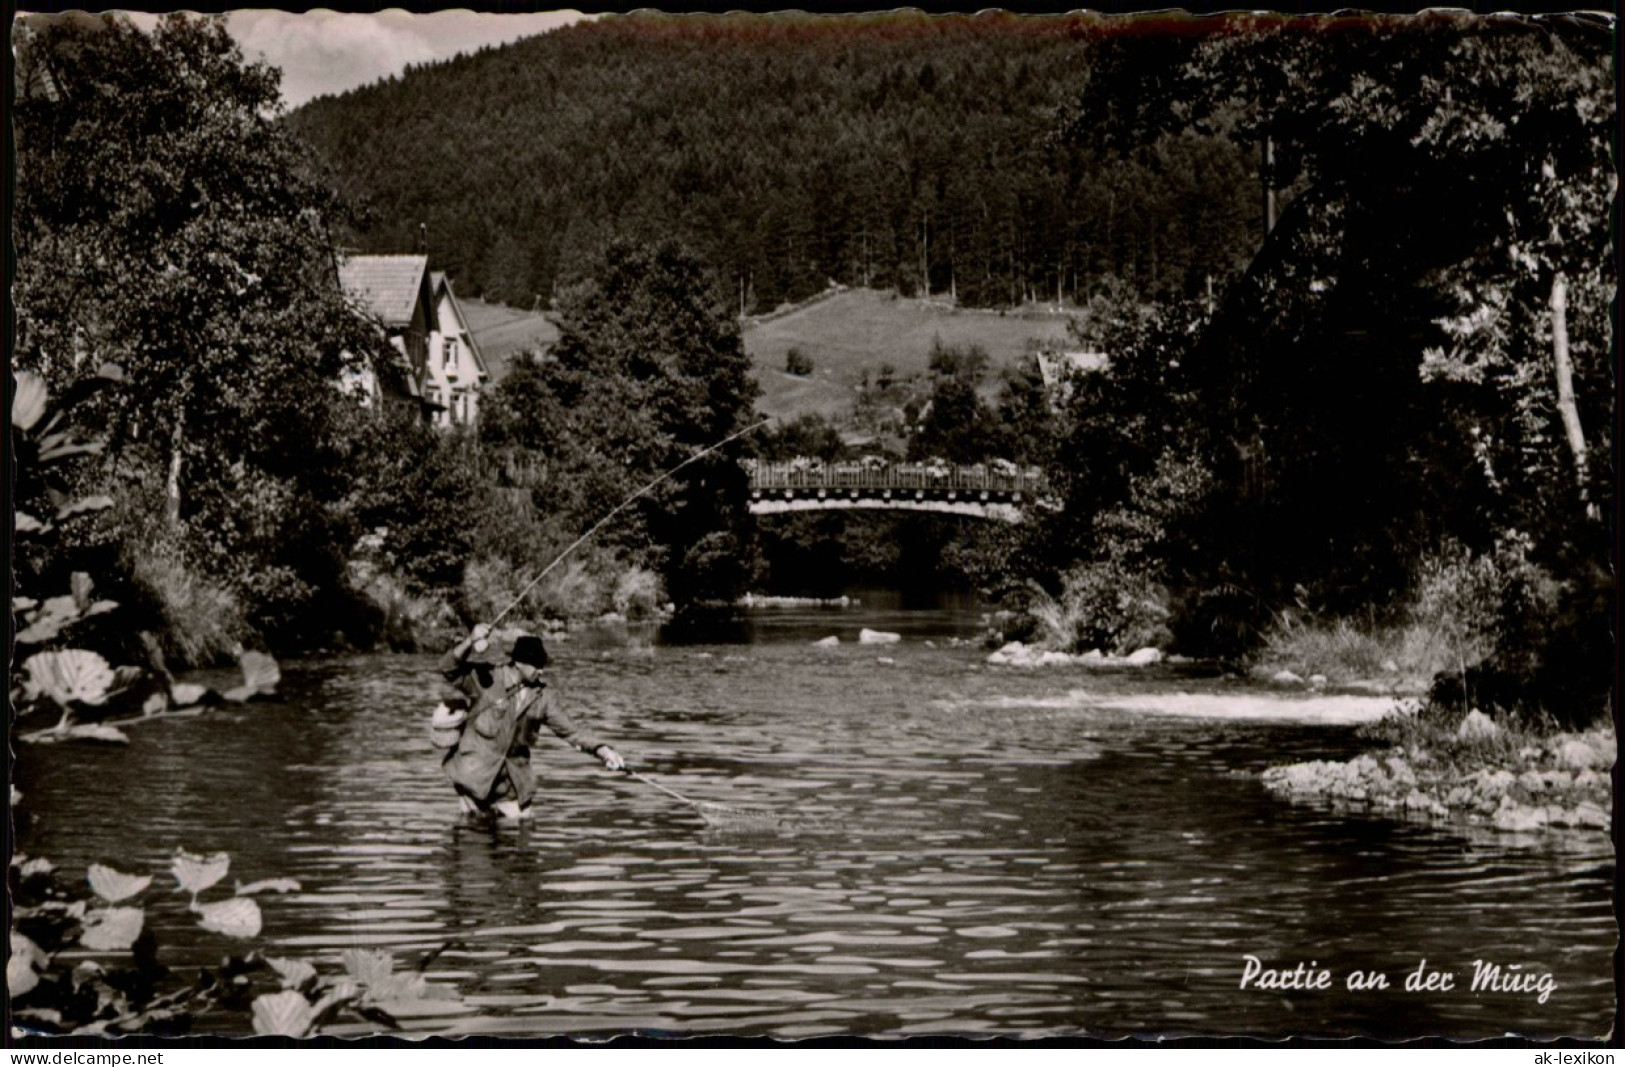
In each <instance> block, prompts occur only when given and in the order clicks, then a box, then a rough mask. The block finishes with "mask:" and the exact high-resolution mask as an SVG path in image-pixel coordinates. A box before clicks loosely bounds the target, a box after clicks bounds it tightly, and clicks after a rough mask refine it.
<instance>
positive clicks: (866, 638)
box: [858, 628, 903, 645]
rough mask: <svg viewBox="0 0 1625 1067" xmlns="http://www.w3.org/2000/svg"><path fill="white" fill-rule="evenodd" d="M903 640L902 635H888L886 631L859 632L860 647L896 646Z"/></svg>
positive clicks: (866, 630)
mask: <svg viewBox="0 0 1625 1067" xmlns="http://www.w3.org/2000/svg"><path fill="white" fill-rule="evenodd" d="M902 639H903V635H902V634H894V633H888V632H886V631H885V630H870V629H867V628H866V629H862V630H859V631H858V644H860V645H895V644H896V643H897V642H899V641H901V640H902Z"/></svg>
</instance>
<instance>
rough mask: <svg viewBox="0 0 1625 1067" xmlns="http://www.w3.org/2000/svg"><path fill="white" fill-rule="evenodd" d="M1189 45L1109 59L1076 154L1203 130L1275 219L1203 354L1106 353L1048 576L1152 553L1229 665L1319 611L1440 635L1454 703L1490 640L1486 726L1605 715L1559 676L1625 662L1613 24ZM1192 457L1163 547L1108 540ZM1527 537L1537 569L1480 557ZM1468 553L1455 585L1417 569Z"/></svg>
mask: <svg viewBox="0 0 1625 1067" xmlns="http://www.w3.org/2000/svg"><path fill="white" fill-rule="evenodd" d="M1189 29H1190V31H1191V32H1189V33H1185V34H1180V35H1141V36H1135V35H1130V34H1125V35H1122V36H1121V37H1118V38H1115V39H1113V40H1110V41H1107V42H1102V43H1101V44H1100V45H1099V46H1098V47H1097V48H1096V58H1097V62H1096V64H1095V65H1094V66H1093V68H1092V70H1091V86H1090V88H1089V89H1087V90H1086V91H1085V92H1084V93H1082V94H1080V96H1079V98H1078V100H1077V101H1076V106H1075V109H1074V111H1073V113H1072V114H1071V116H1070V117H1069V125H1068V127H1067V137H1068V139H1070V140H1071V141H1072V142H1073V143H1078V144H1087V145H1091V146H1094V147H1096V148H1098V149H1100V150H1103V151H1113V152H1115V151H1121V152H1126V153H1128V154H1131V155H1132V154H1135V153H1141V152H1144V151H1147V150H1150V149H1154V148H1155V147H1156V146H1157V145H1159V144H1161V143H1163V141H1164V139H1166V138H1169V137H1179V136H1184V135H1186V134H1188V133H1190V132H1192V131H1196V132H1205V133H1211V134H1215V135H1224V136H1229V137H1232V138H1234V139H1235V140H1236V141H1237V143H1238V144H1254V145H1256V144H1259V143H1261V142H1266V143H1267V144H1268V146H1269V147H1270V149H1271V151H1272V152H1273V156H1274V165H1273V168H1272V169H1271V170H1270V171H1269V172H1267V173H1266V174H1264V175H1263V185H1264V187H1265V188H1267V189H1269V190H1273V191H1275V192H1276V193H1277V194H1278V198H1279V199H1280V200H1283V201H1288V203H1287V206H1286V208H1285V210H1284V211H1283V212H1282V213H1281V216H1280V221H1279V224H1278V225H1277V226H1276V228H1275V229H1274V231H1273V232H1271V233H1270V234H1269V235H1268V237H1267V239H1266V241H1265V243H1264V246H1263V248H1262V250H1261V251H1260V252H1259V254H1258V256H1257V257H1256V258H1255V259H1254V261H1253V264H1252V266H1251V267H1250V268H1249V270H1248V272H1247V274H1246V275H1245V276H1244V277H1242V278H1240V279H1236V280H1234V281H1232V282H1231V283H1230V284H1229V285H1227V286H1224V287H1223V288H1222V290H1221V295H1222V297H1223V302H1222V306H1221V307H1220V309H1219V310H1218V311H1217V312H1216V314H1215V315H1214V317H1213V320H1212V322H1211V323H1210V324H1208V325H1206V326H1205V327H1204V328H1202V329H1201V330H1200V332H1191V333H1189V334H1188V335H1186V336H1183V337H1181V336H1180V331H1178V330H1175V331H1173V332H1171V333H1170V332H1167V331H1162V332H1160V333H1159V332H1158V331H1154V330H1151V331H1148V330H1145V329H1140V330H1133V329H1131V330H1128V331H1126V332H1125V331H1123V330H1121V329H1116V330H1112V329H1108V331H1107V333H1108V334H1109V333H1114V332H1115V333H1116V334H1117V336H1116V337H1107V338H1103V339H1102V340H1103V343H1102V344H1100V345H1099V348H1100V350H1103V351H1106V352H1107V353H1108V355H1109V357H1110V360H1111V362H1110V364H1109V366H1108V368H1107V371H1106V372H1105V373H1104V374H1099V375H1092V376H1088V377H1087V378H1086V379H1085V380H1084V381H1083V382H1080V383H1079V386H1078V389H1077V395H1076V396H1075V398H1074V404H1073V409H1072V412H1071V422H1072V429H1071V432H1070V435H1069V438H1068V442H1067V446H1066V448H1065V450H1064V452H1063V455H1062V461H1061V462H1062V465H1063V467H1064V470H1063V471H1062V472H1060V476H1059V478H1058V480H1059V481H1061V482H1062V483H1063V484H1064V485H1065V487H1066V497H1067V512H1066V518H1065V520H1064V522H1063V529H1061V530H1059V531H1058V532H1057V533H1058V538H1057V540H1058V542H1060V543H1068V539H1069V543H1070V549H1069V550H1068V551H1067V552H1065V553H1064V554H1063V558H1077V557H1079V556H1083V557H1085V558H1087V557H1091V556H1093V557H1098V556H1099V555H1101V554H1102V549H1101V548H1100V547H1099V542H1100V538H1101V537H1102V535H1105V536H1106V537H1107V539H1108V540H1109V541H1110V542H1111V543H1112V544H1116V545H1118V546H1119V548H1118V549H1113V548H1111V547H1110V546H1108V547H1107V548H1106V549H1105V554H1107V555H1108V556H1109V555H1112V554H1113V553H1114V552H1116V553H1117V554H1119V555H1122V554H1124V551H1123V550H1126V553H1127V555H1134V554H1136V553H1139V554H1143V555H1146V556H1147V558H1148V561H1149V562H1150V563H1152V564H1154V565H1155V566H1156V567H1157V568H1159V570H1160V573H1161V575H1162V577H1163V578H1164V579H1165V580H1166V581H1168V582H1169V583H1170V585H1171V587H1172V588H1174V589H1175V591H1176V593H1177V594H1178V595H1177V597H1176V607H1177V608H1178V615H1177V616H1176V618H1175V620H1174V621H1175V626H1176V630H1177V631H1178V632H1180V633H1181V634H1182V635H1191V639H1192V643H1193V644H1195V643H1198V639H1199V638H1200V637H1201V636H1202V635H1203V634H1204V633H1206V634H1210V635H1214V636H1222V637H1223V638H1224V640H1223V641H1221V642H1220V644H1222V645H1225V646H1227V647H1228V648H1229V649H1230V650H1231V651H1232V653H1233V652H1235V651H1237V650H1239V648H1240V647H1242V646H1245V644H1247V643H1249V642H1250V641H1256V640H1257V639H1258V638H1259V637H1260V636H1261V635H1262V634H1263V633H1264V630H1265V625H1264V624H1265V622H1266V620H1268V619H1269V618H1270V617H1271V616H1272V614H1274V613H1275V612H1277V611H1280V610H1283V609H1290V608H1291V606H1292V605H1293V604H1294V602H1295V601H1297V600H1302V601H1304V606H1305V607H1307V609H1308V610H1309V611H1310V612H1312V613H1313V614H1314V615H1315V616H1317V617H1318V618H1319V619H1320V620H1321V621H1320V622H1319V623H1318V624H1316V625H1315V626H1314V627H1311V628H1310V629H1311V630H1313V631H1315V632H1317V633H1319V634H1321V635H1324V636H1326V637H1327V638H1329V639H1332V640H1334V641H1335V640H1340V638H1338V635H1339V634H1346V633H1350V632H1353V631H1352V630H1349V629H1348V628H1347V627H1344V626H1340V625H1338V621H1339V620H1347V621H1348V622H1350V623H1354V624H1355V625H1357V626H1363V628H1364V631H1365V633H1366V634H1367V635H1368V636H1370V635H1374V634H1376V633H1377V632H1379V631H1382V630H1384V629H1385V628H1388V629H1391V630H1392V631H1393V633H1395V634H1401V635H1402V634H1405V633H1411V634H1420V633H1422V632H1423V631H1424V630H1425V629H1426V628H1427V627H1429V626H1433V627H1436V628H1437V631H1436V634H1435V636H1437V637H1438V638H1439V640H1440V642H1441V644H1443V645H1445V646H1448V647H1449V648H1450V650H1451V653H1452V654H1453V655H1454V657H1455V659H1456V662H1455V663H1453V664H1451V665H1450V666H1451V668H1452V670H1450V671H1449V672H1448V673H1446V674H1443V675H1441V676H1440V684H1441V685H1443V684H1445V683H1446V682H1447V681H1448V680H1449V677H1450V675H1452V674H1453V675H1455V676H1456V677H1457V679H1458V680H1459V679H1460V677H1461V675H1462V674H1463V673H1464V671H1463V668H1464V665H1465V667H1466V668H1467V670H1466V673H1467V675H1468V676H1469V677H1468V682H1467V684H1468V686H1469V687H1471V686H1472V685H1473V681H1472V677H1471V675H1472V670H1471V664H1470V663H1466V662H1465V661H1466V660H1468V659H1469V658H1471V657H1474V656H1480V655H1482V654H1484V652H1485V649H1486V645H1487V643H1488V641H1489V640H1490V638H1489V636H1488V635H1489V634H1490V633H1492V632H1493V633H1494V634H1495V635H1496V636H1495V641H1496V643H1497V648H1496V652H1495V654H1494V656H1493V657H1492V659H1493V661H1494V662H1495V663H1498V664H1500V667H1499V668H1495V670H1498V671H1499V676H1500V677H1501V678H1502V679H1503V680H1507V687H1506V688H1505V689H1504V690H1503V691H1502V692H1501V693H1500V695H1499V696H1498V697H1497V699H1498V700H1500V701H1501V702H1502V703H1504V704H1507V706H1512V705H1518V706H1526V705H1527V701H1528V700H1529V699H1531V698H1534V695H1535V693H1536V692H1537V691H1538V690H1540V689H1541V688H1542V687H1543V686H1544V687H1546V688H1548V690H1549V692H1548V694H1547V695H1546V696H1544V697H1540V698H1538V699H1539V701H1540V703H1541V706H1542V707H1545V708H1546V709H1547V710H1548V711H1552V712H1557V713H1559V714H1574V715H1588V714H1590V709H1591V708H1592V707H1593V706H1594V705H1593V701H1594V700H1596V699H1597V695H1598V694H1600V693H1601V692H1603V691H1605V690H1606V688H1607V682H1606V679H1604V678H1602V677H1601V676H1600V675H1599V674H1598V673H1597V669H1596V668H1591V669H1589V670H1573V669H1570V670H1565V671H1558V670H1555V669H1553V668H1552V667H1551V666H1549V665H1547V664H1549V663H1553V662H1556V661H1559V660H1561V661H1563V662H1565V663H1569V664H1571V665H1578V664H1580V663H1582V662H1585V660H1584V657H1583V656H1582V654H1581V653H1580V652H1579V651H1578V650H1580V649H1586V650H1588V651H1587V653H1586V655H1594V656H1595V658H1596V661H1597V662H1598V663H1604V662H1607V661H1608V660H1609V659H1610V658H1611V657H1610V656H1609V655H1608V654H1607V647H1608V643H1609V642H1608V637H1607V619H1608V617H1609V608H1608V604H1609V603H1610V601H1609V599H1608V596H1607V595H1605V594H1604V593H1603V592H1602V590H1603V589H1604V585H1603V583H1601V582H1598V581H1596V580H1595V579H1594V578H1592V577H1589V575H1591V574H1593V573H1600V570H1599V565H1600V562H1601V560H1602V558H1603V556H1602V554H1601V552H1600V551H1599V549H1600V547H1601V538H1599V537H1598V536H1597V531H1596V529H1595V524H1594V522H1593V520H1592V519H1591V518H1589V517H1588V516H1590V515H1596V514H1598V513H1599V512H1601V511H1606V509H1607V507H1608V505H1609V503H1610V502H1611V500H1612V486H1611V484H1609V482H1608V480H1607V479H1606V478H1603V477H1601V474H1600V471H1599V466H1600V465H1599V464H1598V463H1596V462H1594V461H1589V460H1590V458H1591V457H1600V456H1602V455H1606V454H1609V453H1610V452H1611V448H1612V434H1611V417H1610V414H1609V404H1610V400H1611V395H1612V389H1611V368H1610V365H1609V360H1608V351H1609V337H1608V329H1607V326H1606V324H1605V322H1604V320H1605V318H1606V301H1607V297H1606V296H1605V295H1604V294H1605V293H1607V292H1608V291H1610V290H1611V287H1612V266H1611V260H1610V258H1609V256H1608V255H1607V251H1606V249H1607V242H1608V236H1609V231H1608V228H1607V226H1606V225H1605V219H1606V212H1607V207H1606V205H1607V202H1608V198H1609V196H1610V195H1611V193H1612V191H1613V188H1614V176H1613V169H1612V163H1611V157H1610V154H1609V153H1610V149H1609V144H1610V141H1609V127H1610V124H1611V123H1612V121H1613V114H1614V104H1613V98H1612V95H1611V93H1610V92H1609V84H1610V82H1609V79H1610V70H1609V62H1608V51H1609V40H1610V35H1609V34H1608V33H1607V27H1606V25H1604V24H1601V23H1598V22H1596V21H1595V20H1590V19H1588V18H1585V17H1576V18H1568V19H1554V20H1527V19H1513V18H1477V17H1472V16H1466V15H1459V14H1442V13H1441V14H1430V15H1427V16H1421V17H1404V18H1390V17H1385V16H1359V17H1354V18H1346V19H1316V18H1305V19H1294V18H1281V17H1275V16H1252V15H1242V16H1222V17H1218V18H1215V19H1211V20H1199V21H1194V22H1192V23H1191V24H1190V26H1189ZM1169 306H1170V305H1168V304H1167V303H1166V302H1165V303H1164V304H1162V305H1161V308H1163V309H1166V308H1167V307H1169ZM1160 313H1161V312H1160V311H1158V310H1157V309H1155V308H1151V307H1147V308H1145V309H1144V310H1143V311H1142V312H1141V314H1142V317H1143V318H1152V317H1154V316H1156V315H1158V314H1160ZM1123 318H1124V317H1123V316H1121V315H1118V316H1116V317H1115V321H1117V322H1119V323H1120V322H1121V321H1122V320H1123ZM1198 319H1199V316H1198ZM1192 321H1193V322H1195V321H1197V319H1193V320H1192ZM1112 324H1113V322H1112V320H1108V321H1107V322H1106V323H1105V325H1107V326H1108V327H1111V326H1112ZM1098 325H1099V323H1092V324H1091V328H1093V327H1094V326H1098ZM1125 360H1127V362H1126V361H1125ZM1152 372H1154V373H1152ZM1571 387H1572V388H1571ZM1570 394H1572V400H1571V399H1569V396H1570ZM1374 427H1381V428H1382V432H1380V433H1377V432H1373V428H1374ZM1179 455H1183V456H1185V457H1187V458H1188V460H1189V463H1190V465H1191V467H1192V470H1193V472H1195V473H1197V474H1198V478H1197V479H1196V481H1195V482H1193V483H1192V488H1193V489H1194V490H1195V491H1194V492H1191V493H1180V494H1176V496H1175V498H1176V499H1179V500H1181V501H1182V503H1180V504H1179V506H1178V507H1177V508H1175V510H1174V512H1173V519H1172V521H1171V522H1168V521H1159V522H1156V523H1153V524H1152V525H1150V526H1146V525H1145V524H1143V523H1141V522H1139V521H1130V522H1128V523H1126V524H1125V523H1119V522H1116V521H1115V520H1112V521H1108V520H1110V517H1111V516H1112V515H1113V514H1114V513H1118V514H1121V513H1122V509H1123V507H1124V505H1125V502H1127V503H1129V504H1130V505H1131V506H1132V510H1136V511H1138V510H1140V507H1139V499H1140V498H1141V497H1143V479H1144V478H1145V477H1146V474H1147V472H1148V471H1149V470H1151V469H1153V468H1154V467H1155V465H1156V464H1158V463H1162V462H1165V461H1166V459H1167V458H1168V457H1170V456H1179ZM1136 479H1141V480H1142V488H1141V489H1140V490H1136V489H1134V488H1132V486H1133V485H1134V483H1135V481H1136ZM1203 486H1205V488H1204V487H1203ZM1153 510H1155V509H1153ZM1132 517H1133V516H1130V518H1132ZM1159 531H1160V532H1159ZM1148 534H1155V536H1150V537H1148V536H1147V535H1148ZM1525 534H1527V535H1529V540H1528V542H1527V545H1526V547H1525V549H1522V550H1520V551H1521V552H1522V554H1523V556H1524V562H1523V563H1515V562H1514V561H1512V560H1510V559H1509V558H1508V559H1502V558H1501V557H1500V556H1499V555H1498V554H1497V553H1496V552H1495V551H1494V550H1493V548H1492V546H1494V545H1496V544H1498V543H1500V544H1506V543H1510V542H1512V541H1515V540H1518V539H1519V538H1522V537H1524V536H1525ZM1458 542H1459V543H1460V544H1461V545H1464V546H1466V549H1465V550H1464V551H1467V552H1470V553H1471V555H1470V556H1463V557H1459V558H1457V560H1456V562H1452V563H1449V564H1447V565H1445V569H1444V570H1443V571H1435V572H1434V573H1431V574H1430V573H1428V571H1427V570H1426V568H1425V567H1419V566H1418V561H1424V560H1427V559H1429V558H1430V557H1431V558H1439V556H1440V554H1441V553H1444V552H1446V551H1447V546H1449V545H1450V544H1452V543H1458ZM1468 560H1471V561H1472V562H1468ZM1538 575H1544V577H1536V576H1538ZM1547 587H1549V588H1550V589H1552V590H1556V592H1555V593H1553V594H1552V595H1547V594H1546V593H1538V591H1539V590H1541V589H1543V588H1547ZM1520 590H1522V591H1524V592H1520ZM1537 593H1538V595H1533V594H1537ZM1531 595H1533V600H1532V605H1531V604H1524V606H1523V607H1521V608H1519V609H1518V610H1512V609H1511V608H1510V607H1509V600H1510V601H1526V600H1530V597H1531ZM1560 600H1561V601H1562V603H1563V605H1564V606H1562V607H1559V606H1558V603H1559V601H1560ZM1410 602H1414V603H1415V604H1416V605H1417V606H1416V607H1415V609H1414V611H1415V613H1416V614H1415V616H1414V617H1412V618H1410V619H1406V618H1404V617H1402V616H1403V612H1402V611H1401V610H1400V608H1401V606H1403V605H1405V604H1406V603H1410ZM1491 605H1495V607H1494V609H1493V611H1492V609H1491ZM1490 614H1494V616H1495V621H1494V624H1493V625H1491V624H1490V623H1489V621H1488V617H1489V615H1490ZM1521 618H1535V619H1540V620H1543V621H1544V622H1545V623H1548V624H1552V626H1551V628H1550V629H1548V630H1547V631H1546V632H1544V633H1543V632H1541V631H1540V630H1539V628H1538V627H1539V625H1540V624H1534V625H1526V626H1520V625H1518V624H1517V621H1516V620H1518V619H1521ZM1446 631H1448V639H1446V636H1447V635H1446ZM1394 640H1396V641H1398V642H1399V644H1401V645H1405V644H1415V643H1416V641H1415V639H1414V638H1404V639H1403V640H1401V639H1399V638H1397V637H1396V638H1394ZM1182 643H1184V639H1183V638H1182ZM1413 651H1415V653H1416V658H1417V659H1418V660H1421V659H1427V658H1429V656H1431V655H1432V654H1431V653H1430V654H1426V655H1424V650H1423V649H1422V648H1421V647H1420V646H1418V647H1417V648H1416V649H1413ZM1434 658H1442V656H1439V657H1434ZM1484 669H1485V670H1486V671H1490V670H1491V669H1492V668H1491V667H1489V666H1485V668H1484ZM1486 678H1487V676H1486ZM1537 678H1542V679H1545V681H1544V682H1538V681H1537ZM1559 678H1567V679H1572V680H1573V684H1572V685H1568V686H1566V687H1564V688H1563V689H1562V692H1561V694H1560V693H1559V690H1558V689H1556V688H1552V687H1553V686H1555V684H1556V683H1557V681H1558V679H1559ZM1511 679H1519V680H1518V681H1516V682H1512V681H1510V680H1511ZM1580 679H1585V681H1584V683H1583V684H1582V683H1581V682H1580V681H1579V680H1580ZM1489 688H1492V689H1493V688H1494V687H1493V686H1491V687H1489ZM1514 691H1521V693H1522V694H1523V695H1522V696H1517V695H1515V693H1514ZM1475 692H1476V691H1475ZM1588 694H1589V695H1588ZM1474 699H1475V700H1478V699H1480V697H1479V696H1477V695H1475V697H1474ZM1559 704H1563V705H1566V706H1567V708H1568V709H1569V710H1568V711H1566V712H1559V709H1558V705H1559Z"/></svg>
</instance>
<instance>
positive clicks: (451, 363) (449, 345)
mask: <svg viewBox="0 0 1625 1067" xmlns="http://www.w3.org/2000/svg"><path fill="white" fill-rule="evenodd" d="M443 352H444V355H445V362H444V364H442V365H443V366H444V367H445V369H446V370H455V369H456V368H457V338H455V337H448V338H446V345H445V348H444V349H443Z"/></svg>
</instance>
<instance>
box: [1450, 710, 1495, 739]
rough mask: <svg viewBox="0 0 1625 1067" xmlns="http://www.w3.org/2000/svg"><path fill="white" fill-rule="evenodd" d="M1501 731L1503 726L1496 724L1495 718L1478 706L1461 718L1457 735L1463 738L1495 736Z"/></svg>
mask: <svg viewBox="0 0 1625 1067" xmlns="http://www.w3.org/2000/svg"><path fill="white" fill-rule="evenodd" d="M1500 732H1501V728H1500V727H1499V726H1497V725H1495V720H1494V719H1492V718H1490V717H1489V716H1488V715H1485V714H1484V713H1483V712H1482V711H1479V710H1478V709H1477V708H1474V709H1473V710H1472V711H1469V712H1468V713H1467V717H1466V718H1465V719H1462V720H1461V725H1460V726H1458V727H1456V736H1457V737H1463V738H1466V737H1494V736H1495V735H1496V734H1498V733H1500Z"/></svg>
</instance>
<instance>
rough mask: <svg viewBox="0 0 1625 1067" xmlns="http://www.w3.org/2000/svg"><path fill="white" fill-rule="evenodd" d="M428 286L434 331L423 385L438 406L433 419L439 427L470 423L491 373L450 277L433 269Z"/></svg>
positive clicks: (430, 341)
mask: <svg viewBox="0 0 1625 1067" xmlns="http://www.w3.org/2000/svg"><path fill="white" fill-rule="evenodd" d="M429 286H430V289H431V291H432V292H433V293H434V315H435V318H434V321H435V330H434V332H433V333H431V335H430V339H429V364H428V372H429V373H428V377H427V379H426V380H425V383H424V386H425V391H426V392H427V393H428V395H429V397H430V398H431V399H432V400H433V402H434V403H435V404H437V405H438V406H439V409H440V410H438V411H436V412H435V414H434V421H435V424H436V425H438V426H472V425H473V424H474V421H475V420H476V419H477V418H479V412H480V389H481V388H482V387H483V386H484V385H485V384H486V383H487V382H489V381H490V380H491V372H490V370H489V369H488V368H487V367H486V365H485V357H484V356H483V355H482V354H481V353H480V346H479V345H478V344H476V343H475V342H474V332H473V331H472V330H470V329H469V328H468V320H467V319H465V318H464V317H463V307H462V305H461V304H459V303H458V302H457V294H456V293H454V292H452V288H451V279H449V278H447V277H446V275H445V273H444V272H442V271H434V272H432V273H431V274H430V276H429Z"/></svg>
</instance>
